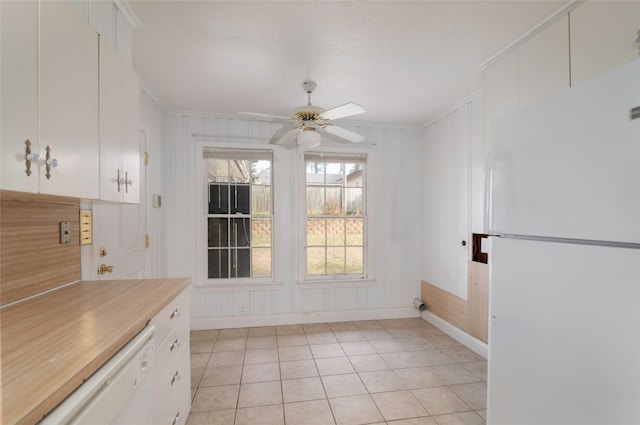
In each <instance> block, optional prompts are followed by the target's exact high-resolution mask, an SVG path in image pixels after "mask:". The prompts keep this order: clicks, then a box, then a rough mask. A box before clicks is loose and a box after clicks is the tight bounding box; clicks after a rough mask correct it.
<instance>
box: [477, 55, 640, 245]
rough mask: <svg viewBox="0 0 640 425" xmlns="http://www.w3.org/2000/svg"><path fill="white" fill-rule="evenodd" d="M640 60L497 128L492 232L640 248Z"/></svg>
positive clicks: (522, 111)
mask: <svg viewBox="0 0 640 425" xmlns="http://www.w3.org/2000/svg"><path fill="white" fill-rule="evenodd" d="M636 106H640V59H639V60H636V61H634V62H631V63H629V64H627V65H625V66H623V67H621V68H618V69H616V70H613V71H611V72H609V73H607V74H604V75H602V76H600V77H598V78H595V79H593V80H590V81H588V82H586V83H583V84H581V85H578V86H576V87H573V88H571V89H567V90H565V91H563V92H561V93H558V94H557V95H554V96H552V97H549V98H547V99H544V100H543V101H541V102H538V103H536V104H532V105H530V106H528V107H525V108H522V109H520V110H518V111H516V112H514V113H512V114H509V115H507V116H505V117H503V118H500V119H498V120H496V121H495V126H494V135H495V140H496V144H497V145H496V146H497V152H498V154H497V155H495V161H494V163H493V166H492V173H491V176H490V177H491V195H490V202H491V220H490V222H489V229H490V232H491V233H502V234H516V235H532V236H544V237H556V238H572V239H585V240H600V241H616V242H627V243H640V119H635V120H631V119H630V117H629V111H630V110H631V109H632V108H634V107H636Z"/></svg>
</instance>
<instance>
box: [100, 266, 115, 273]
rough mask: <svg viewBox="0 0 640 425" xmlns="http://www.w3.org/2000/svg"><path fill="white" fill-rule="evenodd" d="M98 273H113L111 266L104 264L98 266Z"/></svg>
mask: <svg viewBox="0 0 640 425" xmlns="http://www.w3.org/2000/svg"><path fill="white" fill-rule="evenodd" d="M98 273H99V274H105V273H113V266H107V265H105V264H100V267H99V268H98Z"/></svg>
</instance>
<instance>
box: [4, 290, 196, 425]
mask: <svg viewBox="0 0 640 425" xmlns="http://www.w3.org/2000/svg"><path fill="white" fill-rule="evenodd" d="M190 283H191V279H187V278H181V279H134V280H112V281H85V282H78V283H75V284H73V285H70V286H67V287H64V288H60V289H58V290H56V291H53V292H51V293H48V294H46V295H42V296H39V297H36V298H33V299H30V300H27V301H24V302H22V303H19V304H16V305H13V306H9V307H7V308H4V309H2V310H0V329H1V331H0V332H1V333H0V351H1V357H0V374H1V377H2V378H1V386H0V400H1V403H0V406H1V409H2V414H1V415H2V421H1V423H2V424H5V425H9V424H34V423H36V422H38V421H39V420H40V419H42V417H43V416H44V415H45V414H46V413H48V412H49V411H51V410H52V409H53V408H54V407H56V406H57V405H58V404H59V403H60V402H61V401H62V400H64V398H65V397H67V396H68V395H69V394H71V393H72V392H73V391H74V390H75V389H76V388H77V387H78V386H80V384H82V382H83V381H84V380H85V379H87V378H88V377H89V376H91V374H93V372H95V371H96V370H98V369H99V368H100V366H102V365H103V364H104V363H105V362H106V361H107V360H108V359H109V358H110V357H111V356H113V355H114V354H115V353H117V352H118V350H120V349H121V348H122V347H123V346H124V345H125V344H126V343H127V342H128V341H129V340H130V339H131V338H133V337H134V336H135V335H136V334H137V333H138V332H140V330H142V329H143V328H144V327H145V326H146V324H147V323H148V322H149V320H151V319H152V318H153V317H154V316H155V315H157V314H158V313H159V312H160V311H161V310H162V308H164V307H165V306H166V305H167V304H169V302H171V300H173V299H174V298H175V297H176V296H178V295H179V294H180V293H181V292H182V291H183V290H184V289H186V288H187V287H188V286H189V285H190Z"/></svg>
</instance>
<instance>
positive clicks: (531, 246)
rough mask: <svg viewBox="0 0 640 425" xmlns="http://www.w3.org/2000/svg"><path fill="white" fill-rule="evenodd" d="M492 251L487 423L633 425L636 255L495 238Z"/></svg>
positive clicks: (638, 298) (639, 257)
mask: <svg viewBox="0 0 640 425" xmlns="http://www.w3.org/2000/svg"><path fill="white" fill-rule="evenodd" d="M492 253H493V263H492V265H491V296H490V310H491V325H490V330H489V379H488V422H487V423H490V424H493V425H513V424H521V425H525V424H532V425H533V424H535V425H539V424H545V425H560V424H563V425H564V424H581V425H589V424H609V425H614V424H638V423H640V403H638V400H640V250H638V249H626V248H611V247H601V246H587V245H569V244H562V243H549V242H533V241H523V240H512V239H501V238H493V240H492ZM493 316H495V317H493Z"/></svg>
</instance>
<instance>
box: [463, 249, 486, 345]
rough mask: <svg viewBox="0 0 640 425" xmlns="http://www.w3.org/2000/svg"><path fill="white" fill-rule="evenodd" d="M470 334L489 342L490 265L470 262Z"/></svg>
mask: <svg viewBox="0 0 640 425" xmlns="http://www.w3.org/2000/svg"><path fill="white" fill-rule="evenodd" d="M468 305H469V333H470V334H471V335H472V336H475V337H476V338H478V339H479V340H481V341H484V342H488V340H489V265H488V264H483V263H478V262H475V261H470V262H469V303H468Z"/></svg>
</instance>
